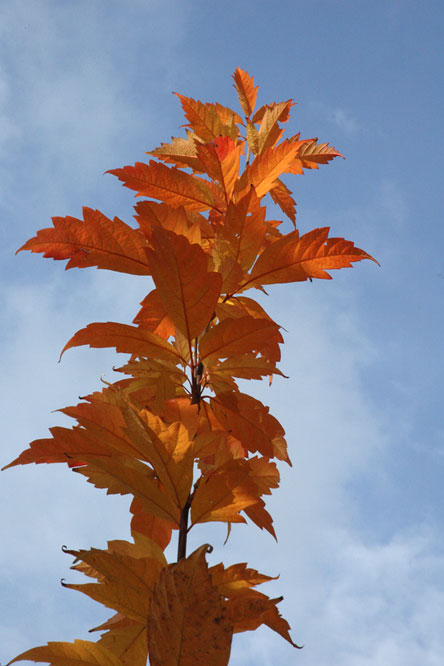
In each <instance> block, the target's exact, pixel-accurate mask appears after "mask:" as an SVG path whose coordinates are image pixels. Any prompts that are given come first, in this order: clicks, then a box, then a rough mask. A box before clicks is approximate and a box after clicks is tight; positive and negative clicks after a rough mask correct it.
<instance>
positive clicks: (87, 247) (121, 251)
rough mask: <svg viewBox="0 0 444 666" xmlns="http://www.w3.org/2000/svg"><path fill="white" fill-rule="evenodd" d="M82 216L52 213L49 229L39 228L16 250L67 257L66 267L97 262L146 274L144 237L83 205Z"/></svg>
mask: <svg viewBox="0 0 444 666" xmlns="http://www.w3.org/2000/svg"><path fill="white" fill-rule="evenodd" d="M83 216H84V220H83V221H82V220H78V219H76V218H75V217H53V218H52V222H53V225H54V228H53V229H41V230H40V231H38V232H37V235H36V236H35V237H34V238H31V239H30V240H29V241H27V242H26V243H25V244H24V245H23V246H22V247H21V248H20V249H19V250H17V251H18V252H21V250H31V252H42V253H43V256H44V257H49V258H52V259H60V260H65V259H68V263H67V265H66V268H84V267H85V266H97V268H107V269H109V270H113V271H119V272H121V273H131V274H133V275H150V269H149V264H148V259H147V255H146V250H147V247H148V243H147V241H146V238H144V236H143V235H142V234H141V233H140V232H139V231H137V230H136V229H132V228H131V227H129V226H128V225H127V224H125V223H124V222H122V221H121V220H119V218H118V217H115V218H114V220H109V219H108V218H107V217H105V215H103V214H102V213H101V212H100V211H98V210H91V209H90V208H84V209H83Z"/></svg>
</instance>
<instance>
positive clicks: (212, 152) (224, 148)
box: [196, 136, 243, 204]
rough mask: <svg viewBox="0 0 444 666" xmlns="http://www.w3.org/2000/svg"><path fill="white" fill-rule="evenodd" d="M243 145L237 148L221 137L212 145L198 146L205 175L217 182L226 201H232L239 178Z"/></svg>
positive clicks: (230, 140) (231, 140) (231, 141)
mask: <svg viewBox="0 0 444 666" xmlns="http://www.w3.org/2000/svg"><path fill="white" fill-rule="evenodd" d="M242 149H243V145H242V144H239V145H237V146H236V144H235V143H234V141H233V139H230V137H228V136H224V137H222V136H219V137H217V138H216V139H214V141H213V142H211V143H204V144H199V143H198V144H197V145H196V150H197V155H198V156H199V159H200V161H201V163H202V165H203V167H204V170H205V173H207V174H208V175H209V176H210V178H212V179H213V180H216V181H217V182H218V183H219V184H220V186H221V188H222V189H223V190H224V192H225V201H226V203H227V204H228V202H229V201H230V199H231V195H232V193H233V189H234V185H235V183H236V180H237V178H238V176H239V162H240V156H241V152H242Z"/></svg>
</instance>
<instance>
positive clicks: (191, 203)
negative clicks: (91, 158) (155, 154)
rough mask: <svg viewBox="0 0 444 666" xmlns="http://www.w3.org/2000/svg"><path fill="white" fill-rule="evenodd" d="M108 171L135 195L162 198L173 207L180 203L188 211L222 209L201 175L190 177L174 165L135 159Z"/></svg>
mask: <svg viewBox="0 0 444 666" xmlns="http://www.w3.org/2000/svg"><path fill="white" fill-rule="evenodd" d="M107 173H111V174H112V175H114V176H117V178H118V179H119V180H120V181H121V182H122V183H123V184H124V185H125V186H126V187H129V188H130V189H131V190H136V192H137V195H136V196H145V197H151V198H152V199H158V200H159V201H164V202H165V203H167V204H168V205H169V206H172V207H173V208H178V207H179V206H184V207H185V208H187V209H188V210H192V211H202V210H209V209H210V208H215V209H216V210H222V209H223V206H224V201H223V197H222V192H221V191H220V190H219V188H218V187H217V186H216V185H214V184H213V183H210V182H208V181H206V180H203V179H202V178H197V177H196V176H191V175H190V174H188V173H185V172H184V171H181V170H180V169H177V168H176V167H167V166H165V164H159V163H158V162H154V160H150V163H149V164H145V163H144V162H136V164H135V165H134V166H125V167H123V168H122V169H110V170H109V171H107Z"/></svg>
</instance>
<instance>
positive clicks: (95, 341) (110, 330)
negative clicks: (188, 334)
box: [60, 321, 181, 362]
mask: <svg viewBox="0 0 444 666" xmlns="http://www.w3.org/2000/svg"><path fill="white" fill-rule="evenodd" d="M82 345H89V346H90V347H94V348H96V349H98V348H103V347H115V348H116V351H117V352H120V353H122V354H134V355H135V356H151V357H153V358H159V359H162V360H165V361H171V360H176V362H178V361H179V360H180V358H181V356H180V354H179V353H178V352H177V351H176V350H175V348H174V347H173V346H172V345H170V344H169V343H168V342H166V340H164V339H163V338H161V337H159V336H158V335H154V333H151V332H150V331H147V330H145V329H143V328H140V326H129V325H128V324H118V323H116V322H113V321H107V322H104V323H94V324H88V326H86V327H85V328H82V329H80V331H77V333H76V334H75V335H73V337H72V338H71V339H70V340H68V342H67V343H66V345H65V346H64V347H63V349H62V353H61V354H60V355H61V356H62V354H64V353H65V351H66V350H67V349H70V348H71V347H81V346H82Z"/></svg>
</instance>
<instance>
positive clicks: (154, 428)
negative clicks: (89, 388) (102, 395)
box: [124, 407, 193, 520]
mask: <svg viewBox="0 0 444 666" xmlns="http://www.w3.org/2000/svg"><path fill="white" fill-rule="evenodd" d="M124 415H125V421H126V423H127V434H128V437H129V438H130V439H131V441H133V442H134V443H135V444H137V445H138V446H139V447H140V448H143V449H144V450H145V455H146V457H147V459H148V461H149V462H150V464H151V465H152V466H153V469H154V471H155V473H156V476H157V477H158V479H159V480H160V481H161V483H162V485H163V486H164V488H165V491H166V494H167V495H168V498H169V500H171V502H173V503H174V505H175V506H176V507H177V508H178V509H183V507H184V506H185V503H186V501H187V499H188V494H189V492H190V489H191V484H192V482H193V447H192V441H191V440H190V438H189V435H188V431H187V429H186V428H185V426H184V425H183V424H182V423H172V424H170V425H168V424H166V423H164V422H163V421H162V419H160V418H159V417H158V416H156V415H155V414H152V413H151V412H149V411H148V410H146V409H143V410H141V411H140V412H139V413H138V414H137V413H136V412H135V411H134V410H133V409H131V408H130V407H128V408H127V409H126V410H125V412H124ZM157 515H158V514H157ZM160 517H163V518H167V517H166V516H160ZM167 519H168V518H167ZM169 519H170V520H171V519H172V520H174V519H175V516H174V515H173V516H169Z"/></svg>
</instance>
